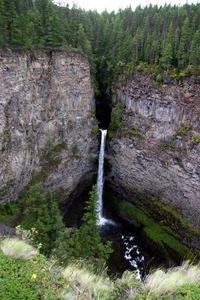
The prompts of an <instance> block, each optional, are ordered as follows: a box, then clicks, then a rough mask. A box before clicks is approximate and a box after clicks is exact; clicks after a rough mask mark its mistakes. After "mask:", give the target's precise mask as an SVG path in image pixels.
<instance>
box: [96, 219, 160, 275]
mask: <svg viewBox="0 0 200 300" xmlns="http://www.w3.org/2000/svg"><path fill="white" fill-rule="evenodd" d="M100 233H101V236H102V240H103V241H111V242H112V248H113V249H114V252H113V253H112V254H111V255H110V258H109V261H108V274H109V275H111V276H112V275H116V276H117V275H119V276H120V275H121V274H122V273H123V272H124V271H125V270H130V271H133V272H135V273H136V276H137V278H138V279H141V280H142V279H143V278H144V277H145V275H146V274H147V273H148V271H149V268H154V267H155V266H157V265H159V262H158V261H155V259H154V257H153V254H152V253H149V252H148V251H147V250H148V249H145V248H146V247H143V245H142V243H143V242H142V241H141V239H140V236H139V234H138V233H136V232H133V231H130V230H128V229H126V228H125V227H124V226H123V225H122V224H120V223H116V225H115V226H113V225H110V224H108V225H104V226H102V227H101V229H100Z"/></svg>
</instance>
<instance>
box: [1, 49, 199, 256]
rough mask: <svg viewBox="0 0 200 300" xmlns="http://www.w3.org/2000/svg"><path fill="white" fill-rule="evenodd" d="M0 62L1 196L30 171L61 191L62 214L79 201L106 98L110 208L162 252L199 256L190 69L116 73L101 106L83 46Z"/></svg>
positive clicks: (90, 178)
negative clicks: (157, 74)
mask: <svg viewBox="0 0 200 300" xmlns="http://www.w3.org/2000/svg"><path fill="white" fill-rule="evenodd" d="M0 65H1V68H0V72H1V74H0V77H1V78H2V80H1V83H0V90H1V93H0V94H1V101H0V112H1V113H0V132H1V135H0V149H1V161H0V170H1V174H0V203H1V204H3V203H6V202H7V201H14V200H16V199H17V197H18V196H19V194H20V192H22V191H23V189H24V188H26V187H27V186H28V185H30V184H31V183H33V182H37V181H42V182H43V184H44V186H45V187H46V188H49V189H50V190H51V192H52V193H53V194H57V195H59V196H60V197H61V198H62V200H63V201H64V209H63V214H64V215H65V214H66V212H67V210H68V208H70V207H72V206H73V205H75V204H76V203H77V202H81V201H82V197H81V196H80V195H81V193H82V192H84V190H85V189H87V188H89V187H90V186H91V185H92V184H93V183H95V182H96V178H97V166H96V161H97V158H98V152H99V145H98V139H99V135H98V134H97V135H92V134H91V131H92V128H93V127H94V126H97V124H98V122H100V123H101V124H106V125H105V127H108V124H109V118H110V113H111V108H112V113H111V123H110V127H109V128H108V139H107V145H106V161H107V165H109V168H108V170H107V171H106V187H105V201H107V202H108V206H109V207H110V210H111V212H112V213H114V214H115V216H116V217H117V218H118V219H119V220H120V221H122V222H124V223H125V224H126V225H127V226H128V227H129V228H130V229H134V230H137V231H138V232H139V233H140V234H141V236H142V238H143V239H144V240H145V241H146V243H147V244H148V245H150V247H151V248H152V251H155V253H158V247H159V252H162V254H163V257H165V258H166V259H169V258H171V259H173V260H174V261H180V260H181V259H182V258H183V257H185V258H186V257H187V255H188V254H189V253H190V251H191V253H193V254H194V255H196V257H199V249H200V240H199V236H200V221H199V214H200V184H199V183H200V179H199V178H200V157H199V153H200V143H199V142H198V141H199V140H198V138H199V137H200V101H199V99H200V81H199V79H198V78H195V77H189V78H183V79H179V80H174V79H171V80H168V79H166V80H165V79H164V80H163V82H158V81H156V80H155V78H154V77H153V75H151V74H148V73H147V74H145V73H143V72H142V71H137V72H135V73H134V74H133V75H130V76H126V74H124V75H123V76H122V78H121V79H120V84H119V83H116V82H114V83H113V92H112V98H111V100H109V101H110V102H109V103H108V102H106V101H105V102H104V103H103V102H102V108H99V107H101V99H98V101H97V102H96V103H95V96H94V89H93V82H92V78H91V75H90V65H89V62H88V60H87V58H86V57H85V56H84V55H82V54H79V53H75V52H73V51H68V52H67V51H61V50H47V51H43V52H42V51H37V53H36V55H34V57H33V55H32V54H31V52H28V51H26V52H24V51H15V52H8V53H2V54H1V57H0ZM118 103H121V107H120V112H119V113H120V126H119V128H117V130H113V129H112V120H114V118H115V117H116V115H115V112H116V110H117V104H118ZM97 104H98V109H97V111H96V116H97V119H98V121H97V119H96V118H95V108H96V105H97ZM104 115H105V116H106V117H105V119H104ZM105 167H106V163H105ZM106 192H108V193H106ZM109 193H110V194H109Z"/></svg>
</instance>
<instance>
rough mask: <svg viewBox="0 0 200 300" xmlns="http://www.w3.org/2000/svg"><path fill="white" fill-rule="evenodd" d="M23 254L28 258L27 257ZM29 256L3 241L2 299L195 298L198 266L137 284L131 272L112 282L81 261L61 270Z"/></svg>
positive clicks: (0, 246) (199, 280)
mask: <svg viewBox="0 0 200 300" xmlns="http://www.w3.org/2000/svg"><path fill="white" fill-rule="evenodd" d="M5 245H6V248H5V249H6V251H3V249H4V247H5ZM16 245H18V246H17V247H16ZM27 246H28V248H27ZM12 248H13V249H12ZM8 249H12V251H10V250H9V251H7V250H8ZM16 249H17V250H16ZM26 252H29V253H30V254H31V255H29V256H28V257H27V255H26ZM20 253H21V254H20ZM32 254H33V253H32V251H31V248H30V245H27V244H26V243H25V242H24V241H21V240H17V239H11V238H7V239H6V240H4V241H2V242H1V244H0V265H1V272H0V299H1V300H10V299H12V300H38V299H41V300H62V299H63V300H76V299H77V300H91V299H93V300H122V299H129V300H131V299H137V300H144V299H145V300H148V299H149V300H150V299H152V300H153V299H165V300H167V299H176V300H178V299H188V300H193V299H199V295H200V289H199V286H200V265H199V264H198V265H191V264H190V263H189V262H188V261H186V262H184V263H183V264H182V265H181V266H179V267H174V268H171V269H168V270H161V269H158V270H156V271H154V272H152V273H151V274H149V275H148V276H147V277H146V279H145V280H144V282H141V281H139V280H137V279H136V274H135V273H134V272H130V271H125V272H124V273H123V274H122V276H121V277H120V278H113V279H111V278H109V277H108V276H107V274H106V269H105V270H104V271H101V272H99V273H97V274H96V273H94V272H93V270H92V269H91V268H90V267H89V266H88V265H87V264H86V263H83V262H79V263H78V262H76V263H75V262H74V263H73V262H72V263H71V264H69V265H68V266H67V267H66V268H65V269H63V268H62V267H60V266H58V265H57V263H56V260H55V259H53V258H51V259H50V260H47V259H46V257H45V256H43V255H41V254H37V255H32ZM8 255H9V256H8Z"/></svg>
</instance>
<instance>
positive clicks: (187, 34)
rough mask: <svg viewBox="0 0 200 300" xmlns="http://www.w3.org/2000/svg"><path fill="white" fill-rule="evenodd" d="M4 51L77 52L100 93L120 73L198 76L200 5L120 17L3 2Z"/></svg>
mask: <svg viewBox="0 0 200 300" xmlns="http://www.w3.org/2000/svg"><path fill="white" fill-rule="evenodd" d="M0 46H1V47H2V48H3V49H5V50H6V49H13V48H22V49H29V50H33V51H34V49H45V48H47V47H54V48H62V49H65V48H74V49H79V51H81V52H83V53H85V54H86V55H87V56H88V57H89V59H90V63H91V70H92V73H93V76H94V79H95V80H94V81H95V85H96V92H98V91H99V90H100V89H102V88H103V89H107V90H109V88H110V86H111V82H112V80H113V78H114V77H115V76H116V75H117V74H118V73H119V72H120V71H121V70H122V69H126V70H134V68H136V66H138V65H140V66H141V65H142V66H143V68H144V66H146V65H151V66H154V67H153V68H152V70H153V71H155V70H157V72H158V70H159V72H160V70H165V71H167V72H171V75H172V76H174V77H176V76H179V75H180V74H183V75H187V74H196V75H199V74H200V68H199V67H198V66H199V63H200V4H191V5H189V4H185V5H183V6H177V5H174V6H171V5H164V6H160V7H159V6H157V5H155V6H152V5H149V6H146V7H144V8H141V6H138V7H137V8H136V9H135V11H133V10H132V9H131V7H127V8H126V9H124V10H122V9H120V10H119V11H118V12H117V13H115V12H114V11H113V12H111V13H108V12H107V11H104V12H102V13H101V14H100V13H98V12H97V11H91V10H90V11H85V10H83V9H81V8H78V7H77V6H76V5H74V6H73V7H72V8H71V9H69V6H68V5H66V7H61V6H58V5H55V4H54V3H53V2H52V0H0Z"/></svg>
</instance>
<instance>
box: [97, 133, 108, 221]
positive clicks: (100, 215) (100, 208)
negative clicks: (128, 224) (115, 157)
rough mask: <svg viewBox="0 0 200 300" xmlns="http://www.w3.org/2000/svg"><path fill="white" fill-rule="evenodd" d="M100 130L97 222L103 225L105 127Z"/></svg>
mask: <svg viewBox="0 0 200 300" xmlns="http://www.w3.org/2000/svg"><path fill="white" fill-rule="evenodd" d="M100 131H101V147H100V153H99V166H98V177H97V191H98V202H97V208H98V219H99V220H98V223H99V225H103V224H104V223H105V222H104V220H105V219H104V218H103V185H104V178H103V168H104V153H105V145H106V135H107V130H106V129H100Z"/></svg>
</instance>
